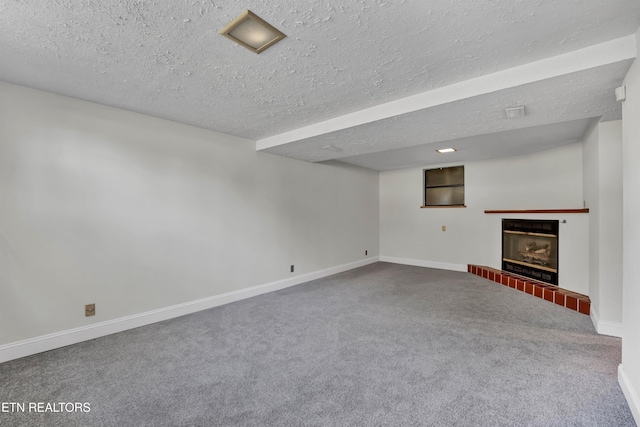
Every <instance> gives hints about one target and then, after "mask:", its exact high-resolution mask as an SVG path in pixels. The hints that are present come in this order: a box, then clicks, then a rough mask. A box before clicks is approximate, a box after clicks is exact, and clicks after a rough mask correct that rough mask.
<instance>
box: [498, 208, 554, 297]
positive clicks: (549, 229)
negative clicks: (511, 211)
mask: <svg viewBox="0 0 640 427" xmlns="http://www.w3.org/2000/svg"><path fill="white" fill-rule="evenodd" d="M558 228H559V227H558V221H557V220H533V219H503V220H502V269H503V270H504V271H508V272H511V273H515V274H519V275H521V276H526V277H530V278H532V279H536V280H540V281H541V282H546V283H550V284H552V285H557V284H558Z"/></svg>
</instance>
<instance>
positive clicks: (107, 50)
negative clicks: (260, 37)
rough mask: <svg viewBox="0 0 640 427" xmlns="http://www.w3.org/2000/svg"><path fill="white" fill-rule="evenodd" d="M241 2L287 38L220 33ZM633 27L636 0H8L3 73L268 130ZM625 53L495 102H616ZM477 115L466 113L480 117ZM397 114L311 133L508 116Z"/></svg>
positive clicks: (206, 122) (578, 114) (183, 115)
mask: <svg viewBox="0 0 640 427" xmlns="http://www.w3.org/2000/svg"><path fill="white" fill-rule="evenodd" d="M246 8H249V9H251V10H252V11H253V12H255V13H257V14H258V15H260V16H261V17H263V18H264V19H266V20H267V21H269V22H270V23H272V24H273V25H275V26H276V27H277V28H279V29H280V30H282V31H283V32H284V33H286V34H287V35H288V37H287V38H286V39H285V40H283V41H282V42H280V43H278V44H277V45H275V46H274V47H272V48H270V49H268V50H267V51H265V52H263V53H262V54H260V55H256V54H253V53H251V52H249V51H248V50H246V49H244V48H242V47H240V46H238V45H236V44H234V43H232V42H230V41H229V40H227V39H225V38H224V37H222V36H219V35H218V34H217V32H218V30H219V29H221V28H222V27H224V26H225V25H226V24H227V23H228V22H229V21H231V20H232V19H233V18H234V17H235V16H237V15H238V14H239V13H240V12H241V11H242V10H244V9H246ZM639 26H640V1H638V0H613V1H601V0H555V1H554V0H546V1H544V0H493V1H478V0H455V1H453V0H432V1H404V0H396V1H392V0H388V1H385V0H354V1H348V2H334V1H305V2H297V1H293V0H271V1H248V2H240V1H234V0H222V1H211V0H206V1H202V0H198V1H195V0H187V1H176V2H167V1H154V0H145V1H142V0H120V1H106V0H100V1H99V0H83V1H78V0H5V1H3V2H0V58H2V59H1V61H0V80H4V81H7V82H10V83H16V84H21V85H25V86H29V87H34V88H37V89H43V90H47V91H51V92H55V93H60V94H63V95H68V96H73V97H76V98H80V99H85V100H89V101H94V102H99V103H102V104H106V105H111V106H115V107H120V108H125V109H128V110H133V111H137V112H141V113H146V114H150V115H154V116H158V117H163V118H167V119H171V120H175V121H179V122H183V123H188V124H193V125H196V126H200V127H204V128H208V129H213V130H216V131H219V132H224V133H228V134H233V135H238V136H242V137H245V138H250V139H255V140H261V139H264V138H268V137H273V136H277V135H279V134H283V133H286V132H289V131H292V130H295V129H299V128H302V127H305V126H308V125H311V124H314V123H318V122H323V121H326V120H330V119H333V118H336V117H340V116H343V115H345V114H349V113H354V112H357V111H360V110H363V109H365V108H369V107H374V106H376V105H380V104H383V103H386V102H389V101H394V100H398V99H401V98H405V97H408V96H411V95H415V94H418V93H422V92H427V91H430V90H433V89H437V88H440V87H443V86H447V85H451V84H454V83H458V82H462V81H465V80H467V79H471V78H475V77H479V76H483V75H486V74H490V73H494V72H496V71H500V70H505V69H508V68H511V67H516V66H520V65H523V64H527V63H530V62H532V61H537V60H540V59H543V58H548V57H553V56H556V55H562V54H566V53H568V52H572V51H575V50H577V49H581V48H585V47H588V46H592V45H595V44H598V43H602V42H606V41H609V40H613V39H618V38H621V37H625V36H628V35H630V34H634V33H635V32H636V30H637V29H638V27H639ZM623 62H624V61H622V62H620V63H618V62H616V63H613V64H612V65H611V68H607V67H606V66H603V67H602V70H601V73H600V74H599V75H597V76H595V77H594V76H593V75H587V76H585V77H584V78H582V77H577V76H576V79H577V81H575V82H574V81H570V86H571V88H573V90H574V91H573V92H568V93H567V95H568V96H574V97H575V96H576V95H579V92H580V88H582V86H581V85H582V84H587V83H588V84H591V82H593V81H594V80H595V84H596V86H597V89H594V90H593V91H591V90H589V91H588V92H589V93H590V94H600V96H601V98H598V97H597V95H593V96H590V99H588V100H583V101H580V102H578V101H576V102H575V103H574V104H572V105H567V103H566V102H564V103H563V102H559V101H562V100H561V99H560V100H559V99H558V98H559V96H556V97H555V98H554V95H553V93H554V91H555V90H556V89H557V87H556V86H545V85H544V82H545V81H542V82H531V84H532V85H538V84H540V86H541V87H540V88H539V90H540V93H541V94H542V95H543V96H542V97H536V93H535V92H531V93H529V92H526V90H525V91H523V92H522V93H521V94H520V93H519V92H518V93H513V92H511V89H508V90H506V91H505V93H504V96H505V98H504V99H503V100H502V101H504V102H506V101H512V100H514V101H519V100H520V98H519V96H523V97H524V96H529V97H528V98H526V99H525V98H523V99H524V100H526V101H527V102H529V101H531V103H532V108H533V105H535V109H536V110H537V111H550V112H557V111H565V110H566V115H562V114H560V115H556V116H554V118H553V120H551V121H552V122H561V121H567V120H574V119H583V118H586V117H594V116H600V115H604V114H606V113H607V112H610V110H612V109H615V108H616V106H615V105H612V104H611V103H610V102H609V101H607V100H606V99H605V97H606V96H609V95H610V90H611V89H612V88H613V87H615V86H614V85H615V84H616V82H619V80H620V78H621V75H624V72H625V69H624V66H621V67H618V68H616V64H618V65H620V64H621V63H623ZM624 64H626V63H624ZM625 66H628V64H626V65H625ZM589 71H590V70H585V72H586V73H589ZM606 73H611V74H606ZM616 73H617V74H616ZM550 80H554V79H550ZM552 84H553V82H550V83H549V85H552ZM537 90H538V88H537V87H536V91H537ZM484 96H491V95H490V94H488V95H484ZM492 102H493V106H495V107H500V108H503V107H506V106H511V105H504V106H503V105H502V104H503V102H501V100H500V99H498V98H495V99H492ZM469 103H473V99H470V100H466V101H465V100H460V101H457V102H455V103H452V104H455V105H451V106H447V105H443V106H436V107H433V108H432V109H436V110H441V109H443V108H444V109H445V110H446V111H445V112H444V114H445V116H446V117H447V123H451V122H453V120H451V117H454V116H456V115H457V116H458V117H460V115H461V114H463V113H465V112H468V111H470V110H469V108H470V106H469ZM458 104H459V105H458ZM481 109H482V108H481V107H477V108H476V109H475V110H473V113H474V114H476V115H482V114H483V113H482V112H481V111H480V110H481ZM583 110H584V111H583ZM425 111H426V112H428V111H429V110H425ZM441 113H442V112H441ZM413 114H418V113H411V114H409V115H410V116H412V115H413ZM439 114H440V113H439ZM487 114H488V113H487ZM546 114H547V115H549V114H552V113H546ZM426 115H427V116H428V114H426ZM438 117H439V116H438ZM474 117H475V116H474ZM478 117H479V116H478ZM612 117H615V112H614V116H612ZM406 120H408V121H412V120H415V119H414V118H412V117H408V118H406V119H405V118H402V117H397V118H395V119H387V120H384V121H383V122H384V123H381V124H371V125H367V126H359V127H356V128H352V129H349V130H344V131H340V132H337V133H343V132H346V133H345V134H344V135H342V136H340V135H331V134H329V135H326V136H318V138H323V137H324V138H327V137H329V138H330V139H331V140H332V141H334V142H335V143H340V144H345V146H350V147H351V148H349V151H348V153H344V152H333V153H334V154H333V156H332V157H331V156H330V157H331V158H338V157H345V156H346V155H348V156H354V155H361V154H367V153H372V152H376V151H387V150H390V149H393V148H396V147H406V146H407V144H409V143H410V144H413V145H417V144H420V143H423V142H425V141H426V142H429V141H434V140H437V139H442V138H443V137H444V138H449V139H451V138H456V137H463V136H464V137H466V136H470V135H479V134H486V133H491V132H498V131H501V130H508V129H509V126H510V125H504V126H502V127H500V126H498V127H488V126H486V127H484V128H482V127H480V128H477V127H478V125H477V122H478V120H479V118H475V119H474V120H473V121H470V122H469V125H468V126H467V124H466V121H465V120H464V118H462V119H458V120H457V122H456V124H455V126H454V127H453V128H451V129H450V131H451V134H450V135H449V136H448V137H447V136H446V135H445V136H440V132H441V130H438V132H437V133H436V132H435V131H434V133H433V135H431V130H430V128H429V127H427V126H423V128H422V129H418V128H417V126H418V125H412V127H410V128H407V129H405V126H404V125H403V123H402V122H403V121H406ZM426 120H431V121H433V120H434V119H433V118H427V119H426ZM394 123H395V128H394ZM474 123H476V124H474ZM541 123H543V121H539V120H538V121H536V122H534V123H531V124H527V125H526V126H523V127H528V126H534V125H539V124H541ZM544 123H547V124H549V123H550V122H549V121H546V122H544ZM369 126H374V128H375V126H379V127H381V128H383V129H384V132H385V135H387V136H391V137H390V139H389V140H388V141H386V142H385V143H384V144H382V142H381V141H380V139H379V138H378V139H371V140H369V135H371V130H370V129H369V130H367V129H365V128H367V127H369ZM483 126H484V125H483ZM360 127H362V128H363V129H362V130H363V131H364V133H359V130H358V128H360ZM375 129H377V128H375ZM405 132H407V133H405ZM417 132H421V133H422V134H424V135H427V137H426V138H425V139H424V141H418V140H416V139H415V135H416V133H417ZM334 133H336V132H334ZM347 137H348V138H350V140H349V141H347V140H345V139H344V138H347ZM336 138H337V139H336ZM312 139H313V138H312ZM394 140H396V143H397V145H394ZM408 141H411V142H408ZM307 142H308V143H309V144H308V145H307V148H306V151H305V149H303V148H301V147H302V145H304V144H305V140H302V141H293V142H291V143H286V144H284V145H281V146H280V147H274V148H275V150H274V151H273V152H277V151H278V150H281V151H282V152H281V153H280V154H283V155H290V156H293V157H298V158H302V159H305V160H312V161H317V160H324V159H325V157H327V156H326V153H322V155H321V154H319V151H318V147H317V144H315V143H314V141H307ZM315 142H319V141H315ZM291 144H293V145H291ZM381 144H382V145H384V146H382V145H381ZM288 145H291V147H288V148H287V146H288ZM356 148H357V149H358V150H359V151H353V150H355V149H356ZM320 149H321V148H320ZM269 151H271V150H269ZM323 151H325V152H326V151H327V150H323Z"/></svg>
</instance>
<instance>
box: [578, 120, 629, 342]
mask: <svg viewBox="0 0 640 427" xmlns="http://www.w3.org/2000/svg"><path fill="white" fill-rule="evenodd" d="M583 179H584V197H585V202H586V206H587V207H588V208H589V239H590V242H589V296H590V298H591V314H592V318H593V320H594V324H595V325H596V329H597V330H598V332H600V333H603V334H607V335H613V336H621V334H622V122H621V121H619V120H618V121H610V122H605V123H598V124H596V125H595V126H593V127H592V128H591V129H590V131H589V132H588V133H587V136H586V137H585V140H584V151H583Z"/></svg>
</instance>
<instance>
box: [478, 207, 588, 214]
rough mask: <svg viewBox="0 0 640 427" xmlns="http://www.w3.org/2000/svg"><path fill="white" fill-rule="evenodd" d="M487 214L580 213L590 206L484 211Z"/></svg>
mask: <svg viewBox="0 0 640 427" xmlns="http://www.w3.org/2000/svg"><path fill="white" fill-rule="evenodd" d="M484 213H486V214H507V213H515V214H519V213H539V214H579V213H589V208H585V209H528V210H526V209H525V210H522V209H520V210H518V209H511V210H502V211H500V210H486V211H484Z"/></svg>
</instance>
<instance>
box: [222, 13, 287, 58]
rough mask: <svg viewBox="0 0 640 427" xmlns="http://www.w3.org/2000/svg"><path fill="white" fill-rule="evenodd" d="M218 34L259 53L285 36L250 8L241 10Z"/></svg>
mask: <svg viewBox="0 0 640 427" xmlns="http://www.w3.org/2000/svg"><path fill="white" fill-rule="evenodd" d="M220 34H222V35H223V36H225V37H227V38H230V39H231V40H233V41H234V42H236V43H238V44H239V45H242V46H244V47H246V48H247V49H249V50H250V51H252V52H255V53H260V52H262V51H263V50H265V49H266V48H268V47H270V46H273V45H274V44H276V43H278V42H279V41H280V40H282V39H283V38H285V37H287V36H286V35H285V34H284V33H283V32H281V31H280V30H278V29H277V28H275V27H274V26H273V25H271V24H269V23H268V22H267V21H265V20H264V19H262V18H260V17H259V16H258V15H256V14H255V13H253V12H251V11H250V10H245V11H244V12H242V13H241V14H240V15H239V16H238V17H237V18H236V19H234V20H233V21H231V22H230V23H229V25H227V26H226V27H224V28H223V29H222V30H220Z"/></svg>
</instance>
